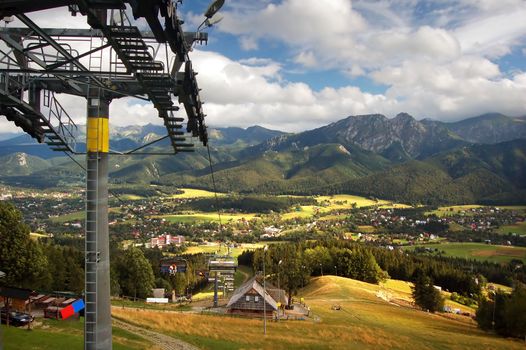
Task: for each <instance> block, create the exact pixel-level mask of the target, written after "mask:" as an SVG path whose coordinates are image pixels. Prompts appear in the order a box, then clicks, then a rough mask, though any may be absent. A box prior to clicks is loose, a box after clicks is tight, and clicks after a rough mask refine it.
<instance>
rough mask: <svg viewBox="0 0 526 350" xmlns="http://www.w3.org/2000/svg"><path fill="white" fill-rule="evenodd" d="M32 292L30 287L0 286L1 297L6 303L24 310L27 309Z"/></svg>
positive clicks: (14, 308)
mask: <svg viewBox="0 0 526 350" xmlns="http://www.w3.org/2000/svg"><path fill="white" fill-rule="evenodd" d="M31 293H32V291H31V290H29V289H22V288H14V287H0V298H2V301H3V303H4V305H9V308H10V309H12V310H17V311H22V312H24V311H26V306H27V305H28V304H29V297H30V295H31Z"/></svg>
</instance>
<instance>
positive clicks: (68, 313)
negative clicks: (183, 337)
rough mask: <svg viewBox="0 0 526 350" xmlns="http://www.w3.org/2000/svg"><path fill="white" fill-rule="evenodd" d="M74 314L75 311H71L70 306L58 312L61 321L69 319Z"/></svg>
mask: <svg viewBox="0 0 526 350" xmlns="http://www.w3.org/2000/svg"><path fill="white" fill-rule="evenodd" d="M74 314H75V309H73V306H72V305H69V306H66V307H65V308H63V309H62V310H60V316H62V319H63V320H65V319H66V318H68V317H71V316H73V315H74Z"/></svg>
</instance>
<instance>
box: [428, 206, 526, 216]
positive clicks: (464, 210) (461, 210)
mask: <svg viewBox="0 0 526 350" xmlns="http://www.w3.org/2000/svg"><path fill="white" fill-rule="evenodd" d="M484 207H486V206H483V205H478V204H467V205H452V206H448V207H439V208H438V209H436V210H432V211H428V212H426V215H432V214H434V215H436V216H438V217H444V216H448V215H457V214H464V215H466V216H472V215H473V214H474V213H473V212H472V211H471V209H478V208H484ZM498 208H499V209H505V210H519V211H526V206H521V205H518V206H517V205H516V206H498Z"/></svg>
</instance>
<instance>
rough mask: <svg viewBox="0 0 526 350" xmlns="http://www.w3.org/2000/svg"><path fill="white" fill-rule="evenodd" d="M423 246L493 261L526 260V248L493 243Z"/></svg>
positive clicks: (454, 255) (455, 254)
mask: <svg viewBox="0 0 526 350" xmlns="http://www.w3.org/2000/svg"><path fill="white" fill-rule="evenodd" d="M419 246H422V247H429V248H432V249H435V248H436V249H438V250H441V251H444V252H445V254H446V255H447V256H453V257H458V258H465V259H474V260H480V261H491V262H496V263H508V262H509V261H510V260H512V259H522V260H523V261H526V248H523V247H512V246H501V245H491V244H484V243H440V244H423V245H419ZM414 247H415V246H406V247H405V249H410V250H413V249H414Z"/></svg>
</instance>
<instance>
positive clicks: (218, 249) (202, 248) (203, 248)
mask: <svg viewBox="0 0 526 350" xmlns="http://www.w3.org/2000/svg"><path fill="white" fill-rule="evenodd" d="M264 246H265V244H263V243H244V244H241V245H240V246H239V247H235V248H232V249H230V253H231V255H232V256H233V257H237V256H239V255H240V254H241V253H243V251H245V250H254V249H257V248H262V247H264ZM199 253H215V254H218V255H226V254H227V253H228V249H227V247H226V246H225V245H221V246H220V245H219V244H214V245H198V246H189V247H187V248H186V251H185V254H199Z"/></svg>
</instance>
